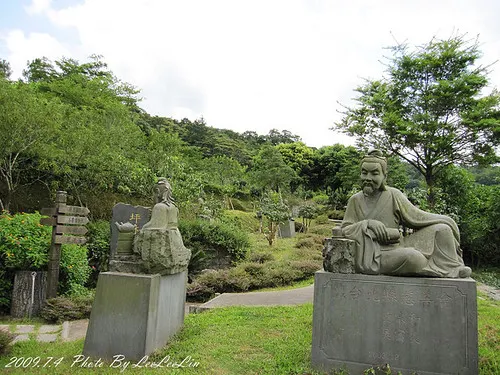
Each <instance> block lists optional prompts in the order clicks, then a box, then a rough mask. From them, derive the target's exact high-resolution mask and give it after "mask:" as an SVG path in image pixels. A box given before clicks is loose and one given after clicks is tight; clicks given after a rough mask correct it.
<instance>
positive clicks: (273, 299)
mask: <svg viewBox="0 0 500 375" xmlns="http://www.w3.org/2000/svg"><path fill="white" fill-rule="evenodd" d="M313 294H314V286H313V285H309V286H306V287H304V288H298V289H289V290H277V291H271V292H248V293H223V294H221V295H220V296H217V297H215V298H214V299H212V300H210V301H208V302H207V303H204V304H203V305H201V306H199V307H200V308H201V309H203V308H213V307H223V306H273V305H274V306H275V305H279V306H284V305H300V304H303V303H309V302H310V303H312V301H313Z"/></svg>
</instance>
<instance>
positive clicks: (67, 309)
mask: <svg viewBox="0 0 500 375" xmlns="http://www.w3.org/2000/svg"><path fill="white" fill-rule="evenodd" d="M93 300H94V295H93V294H91V293H88V294H87V295H85V296H80V297H64V296H63V297H56V298H51V299H48V300H47V301H46V303H45V305H44V306H43V307H42V310H41V311H40V316H41V317H42V318H44V319H45V320H46V321H48V322H50V323H61V322H64V321H66V320H78V319H87V318H89V317H90V311H91V309H92V302H93Z"/></svg>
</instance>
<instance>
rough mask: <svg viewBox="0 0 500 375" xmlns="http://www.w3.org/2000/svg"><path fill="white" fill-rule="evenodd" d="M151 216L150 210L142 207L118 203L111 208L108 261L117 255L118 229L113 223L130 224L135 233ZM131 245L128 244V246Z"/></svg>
mask: <svg viewBox="0 0 500 375" xmlns="http://www.w3.org/2000/svg"><path fill="white" fill-rule="evenodd" d="M150 216H151V209H150V208H148V207H143V206H132V205H130V204H125V203H118V204H116V205H115V206H114V207H113V214H112V218H111V240H110V242H109V246H110V259H113V258H114V257H115V256H116V255H118V254H117V246H118V235H119V231H118V227H117V226H116V225H115V223H117V222H118V223H131V224H133V225H134V226H135V233H137V232H138V231H139V230H140V229H141V228H142V227H143V226H144V224H146V223H147V222H148V221H149V217H150ZM131 245H132V244H131V243H130V246H131Z"/></svg>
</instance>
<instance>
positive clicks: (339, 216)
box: [328, 210, 345, 220]
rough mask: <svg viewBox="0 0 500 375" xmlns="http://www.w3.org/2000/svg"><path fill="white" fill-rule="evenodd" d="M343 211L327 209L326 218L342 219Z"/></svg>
mask: <svg viewBox="0 0 500 375" xmlns="http://www.w3.org/2000/svg"><path fill="white" fill-rule="evenodd" d="M344 213H345V211H342V210H331V211H328V218H329V219H333V220H342V219H343V218H344Z"/></svg>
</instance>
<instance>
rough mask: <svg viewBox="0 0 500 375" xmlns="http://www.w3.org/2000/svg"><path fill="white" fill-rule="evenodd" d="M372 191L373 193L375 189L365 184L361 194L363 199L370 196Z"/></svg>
mask: <svg viewBox="0 0 500 375" xmlns="http://www.w3.org/2000/svg"><path fill="white" fill-rule="evenodd" d="M374 191H375V189H374V188H373V185H372V184H365V185H364V186H363V194H364V196H365V197H366V196H369V195H372V194H373V192H374Z"/></svg>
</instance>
